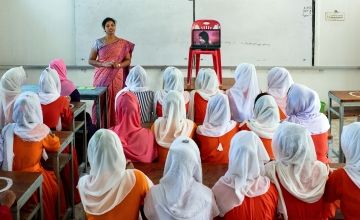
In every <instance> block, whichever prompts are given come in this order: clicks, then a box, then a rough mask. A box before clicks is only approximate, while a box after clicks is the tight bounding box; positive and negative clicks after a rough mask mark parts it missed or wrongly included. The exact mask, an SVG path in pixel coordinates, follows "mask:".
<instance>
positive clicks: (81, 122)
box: [71, 102, 87, 172]
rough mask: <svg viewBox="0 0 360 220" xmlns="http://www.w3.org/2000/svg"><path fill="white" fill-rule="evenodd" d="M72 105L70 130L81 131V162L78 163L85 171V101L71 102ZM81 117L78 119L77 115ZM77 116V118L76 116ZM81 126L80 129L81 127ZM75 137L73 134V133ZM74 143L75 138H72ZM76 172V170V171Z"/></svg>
mask: <svg viewBox="0 0 360 220" xmlns="http://www.w3.org/2000/svg"><path fill="white" fill-rule="evenodd" d="M71 104H72V105H74V107H73V108H71V111H72V112H73V115H74V120H73V128H72V131H73V132H74V133H75V134H76V133H79V131H80V130H81V131H82V137H83V146H82V148H83V163H81V164H80V165H79V167H80V168H81V169H83V170H84V171H86V169H87V129H86V103H85V102H72V103H71ZM81 115H82V119H79V117H77V116H81ZM76 117H77V118H76ZM81 128H82V129H81ZM74 138H75V135H74ZM74 143H75V139H74ZM76 172H77V171H76Z"/></svg>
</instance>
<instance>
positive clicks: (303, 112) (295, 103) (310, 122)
mask: <svg viewBox="0 0 360 220" xmlns="http://www.w3.org/2000/svg"><path fill="white" fill-rule="evenodd" d="M286 114H287V115H288V118H287V119H286V120H287V121H289V122H293V123H296V124H299V125H301V126H303V127H304V128H306V129H307V130H308V131H309V132H310V134H311V138H312V139H313V141H314V145H315V151H316V156H317V159H318V160H320V161H321V162H323V163H329V159H328V157H327V153H328V130H329V128H330V124H329V121H328V119H327V118H326V116H325V115H324V114H322V113H320V99H319V96H318V94H317V93H316V92H315V91H314V90H312V89H310V88H308V87H306V86H304V85H300V84H294V85H292V86H291V87H290V89H289V92H288V98H287V105H286Z"/></svg>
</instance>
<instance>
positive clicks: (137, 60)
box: [75, 0, 193, 66]
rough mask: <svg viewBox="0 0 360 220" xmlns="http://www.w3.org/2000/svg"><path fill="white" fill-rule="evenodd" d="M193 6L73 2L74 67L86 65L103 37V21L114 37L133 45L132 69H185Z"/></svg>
mask: <svg viewBox="0 0 360 220" xmlns="http://www.w3.org/2000/svg"><path fill="white" fill-rule="evenodd" d="M192 7H193V3H192V2H191V1H187V0H76V1H75V36H76V37H75V42H76V64H77V65H88V57H89V53H90V49H91V47H92V45H93V44H94V42H95V40H96V39H97V38H101V37H103V36H104V30H103V29H102V27H101V22H102V21H103V19H104V18H105V17H113V18H114V19H115V20H117V36H119V37H121V38H124V39H127V40H129V41H131V42H133V43H135V49H134V52H133V57H132V61H131V63H132V65H135V64H139V65H147V66H161V65H186V64H187V56H188V50H189V46H190V30H191V24H192V13H193V11H192Z"/></svg>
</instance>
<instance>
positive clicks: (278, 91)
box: [267, 67, 294, 113]
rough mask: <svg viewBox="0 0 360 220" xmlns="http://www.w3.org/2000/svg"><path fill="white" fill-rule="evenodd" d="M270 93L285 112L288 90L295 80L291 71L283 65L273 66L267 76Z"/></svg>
mask: <svg viewBox="0 0 360 220" xmlns="http://www.w3.org/2000/svg"><path fill="white" fill-rule="evenodd" d="M267 83H268V93H269V94H270V95H272V96H273V97H274V98H275V101H276V103H277V104H278V106H279V107H280V109H281V110H282V111H283V112H284V113H285V109H286V100H287V92H288V91H289V88H290V86H291V85H292V84H294V81H293V79H292V77H291V75H290V73H289V71H288V70H287V69H285V68H283V67H273V68H271V70H270V71H269V73H268V76H267Z"/></svg>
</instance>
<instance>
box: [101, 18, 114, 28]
mask: <svg viewBox="0 0 360 220" xmlns="http://www.w3.org/2000/svg"><path fill="white" fill-rule="evenodd" d="M108 21H112V22H114V24H116V21H115V19H114V18H110V17H107V18H105V19H104V20H103V22H102V24H101V25H102V27H103V28H104V29H105V25H106V23H107V22H108Z"/></svg>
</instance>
